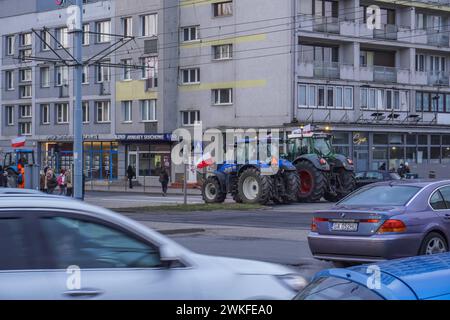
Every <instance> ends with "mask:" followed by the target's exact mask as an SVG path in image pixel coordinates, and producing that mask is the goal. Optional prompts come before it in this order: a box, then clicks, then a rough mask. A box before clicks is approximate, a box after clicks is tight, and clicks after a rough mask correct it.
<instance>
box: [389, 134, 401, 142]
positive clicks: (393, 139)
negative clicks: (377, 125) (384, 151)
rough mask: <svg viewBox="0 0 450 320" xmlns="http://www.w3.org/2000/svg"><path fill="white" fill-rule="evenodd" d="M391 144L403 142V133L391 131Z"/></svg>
mask: <svg viewBox="0 0 450 320" xmlns="http://www.w3.org/2000/svg"><path fill="white" fill-rule="evenodd" d="M389 143H390V144H403V134H401V133H391V134H390V135H389Z"/></svg>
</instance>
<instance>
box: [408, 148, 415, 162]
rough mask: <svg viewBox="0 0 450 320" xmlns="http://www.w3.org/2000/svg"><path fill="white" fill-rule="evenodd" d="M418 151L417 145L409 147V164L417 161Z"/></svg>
mask: <svg viewBox="0 0 450 320" xmlns="http://www.w3.org/2000/svg"><path fill="white" fill-rule="evenodd" d="M416 152H417V150H416V147H407V148H406V162H408V163H409V164H413V163H414V164H415V163H417V158H416Z"/></svg>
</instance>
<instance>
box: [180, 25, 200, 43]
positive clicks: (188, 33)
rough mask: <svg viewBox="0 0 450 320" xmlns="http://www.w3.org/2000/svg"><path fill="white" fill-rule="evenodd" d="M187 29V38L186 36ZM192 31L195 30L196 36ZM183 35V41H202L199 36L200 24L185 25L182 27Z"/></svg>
mask: <svg viewBox="0 0 450 320" xmlns="http://www.w3.org/2000/svg"><path fill="white" fill-rule="evenodd" d="M186 31H187V38H186ZM192 31H194V37H192ZM181 33H182V34H181V36H182V39H183V42H195V41H200V37H199V26H187V27H183V28H182V29H181Z"/></svg>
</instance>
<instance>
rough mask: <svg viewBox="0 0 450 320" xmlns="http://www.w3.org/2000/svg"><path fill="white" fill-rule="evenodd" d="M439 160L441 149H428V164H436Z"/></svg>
mask: <svg viewBox="0 0 450 320" xmlns="http://www.w3.org/2000/svg"><path fill="white" fill-rule="evenodd" d="M440 160H441V148H440V147H431V148H430V163H434V164H437V163H439V162H440Z"/></svg>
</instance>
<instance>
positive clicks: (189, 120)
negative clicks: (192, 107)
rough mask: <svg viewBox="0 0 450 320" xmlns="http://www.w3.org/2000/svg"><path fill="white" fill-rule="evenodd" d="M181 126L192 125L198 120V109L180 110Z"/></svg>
mask: <svg viewBox="0 0 450 320" xmlns="http://www.w3.org/2000/svg"><path fill="white" fill-rule="evenodd" d="M181 119H182V121H183V126H192V125H194V124H196V123H197V122H198V121H200V111H197V110H196V111H181Z"/></svg>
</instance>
